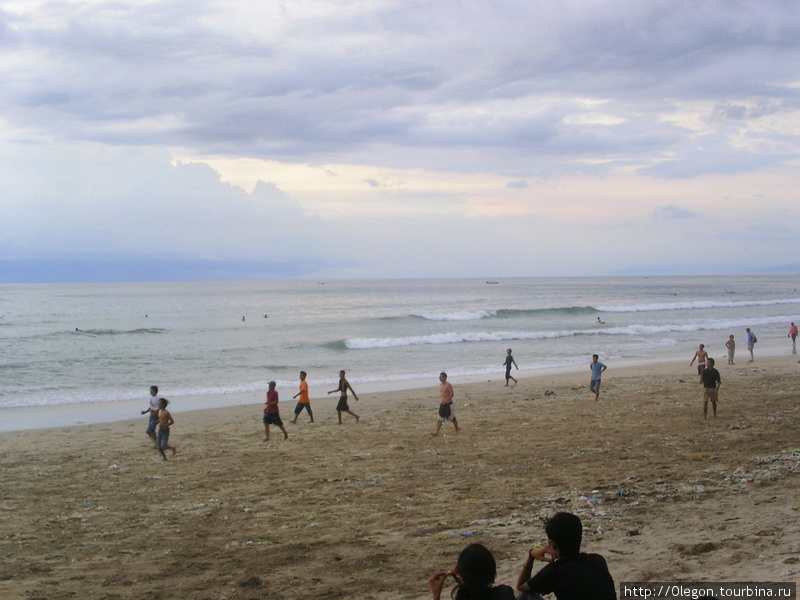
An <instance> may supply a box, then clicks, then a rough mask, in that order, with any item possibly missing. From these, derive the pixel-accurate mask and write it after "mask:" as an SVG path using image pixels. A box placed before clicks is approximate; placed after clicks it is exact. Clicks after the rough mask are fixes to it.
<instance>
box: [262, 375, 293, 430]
mask: <svg viewBox="0 0 800 600" xmlns="http://www.w3.org/2000/svg"><path fill="white" fill-rule="evenodd" d="M276 385H277V384H276V383H275V382H274V381H270V382H269V389H268V390H267V402H266V406H265V407H264V433H265V434H266V437H265V438H264V441H265V442H268V441H269V426H270V425H277V426H278V427H280V430H281V431H282V432H283V439H285V440H288V439H289V434H288V433H286V428H285V427H284V426H283V421H281V415H280V410H279V409H278V392H277V390H276V389H275V386H276Z"/></svg>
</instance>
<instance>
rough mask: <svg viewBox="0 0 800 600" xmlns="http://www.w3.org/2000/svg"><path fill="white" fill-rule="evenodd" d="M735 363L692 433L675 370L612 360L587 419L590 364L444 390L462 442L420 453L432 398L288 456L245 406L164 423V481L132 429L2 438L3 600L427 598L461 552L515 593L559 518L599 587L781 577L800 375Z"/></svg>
mask: <svg viewBox="0 0 800 600" xmlns="http://www.w3.org/2000/svg"><path fill="white" fill-rule="evenodd" d="M740 360H741V362H740V363H737V365H735V366H728V365H725V364H718V367H719V370H720V372H721V374H722V388H721V393H720V406H719V416H718V417H717V418H716V419H711V418H709V419H708V420H707V421H704V420H703V418H702V403H701V391H700V386H699V385H698V383H697V375H696V373H695V370H694V369H693V368H689V367H688V361H686V362H681V363H673V364H663V365H654V366H644V367H633V368H625V369H615V368H614V365H613V364H610V365H609V370H608V371H606V373H605V374H604V377H603V389H602V394H601V396H600V401H599V402H595V401H594V399H593V395H590V393H589V392H588V390H587V389H586V388H587V384H588V379H589V370H588V368H587V369H586V372H580V373H567V374H560V375H547V376H542V377H537V378H531V379H525V380H521V381H520V382H519V384H518V385H517V386H516V387H515V388H506V387H503V380H502V373H500V372H499V373H498V376H497V377H496V378H493V379H492V380H491V381H487V382H482V383H473V384H460V383H459V381H458V380H457V379H452V380H451V382H452V383H453V385H454V387H455V393H456V397H455V402H456V403H455V407H456V414H457V416H458V419H459V421H460V424H461V426H462V431H461V433H460V434H458V435H455V434H454V432H453V429H452V426H451V425H450V424H447V423H446V424H445V425H444V427H443V428H442V435H441V436H439V437H432V436H431V435H430V431H432V430H433V427H434V424H435V417H436V407H437V404H438V389H437V382H436V381H432V382H431V385H430V387H427V388H424V389H419V390H413V391H403V392H387V393H381V394H365V395H363V396H362V397H361V401H360V402H358V403H356V402H353V401H352V400H351V407H352V408H353V409H354V410H356V411H357V412H358V413H359V414H361V415H362V420H361V422H360V423H359V424H358V425H355V424H354V423H353V421H352V420H348V418H347V417H346V418H345V424H344V425H342V426H339V425H337V424H336V414H335V411H334V406H335V402H336V401H335V399H334V398H333V397H331V398H330V399H326V400H316V401H313V407H314V410H315V417H316V420H317V422H316V423H314V424H310V423H308V419H307V417H306V416H305V414H304V415H302V416H301V417H300V419H299V421H298V424H296V425H288V424H287V428H288V431H289V436H290V437H289V440H287V441H284V440H283V439H282V435H281V434H280V432H279V431H277V430H276V429H275V428H273V435H272V439H271V441H270V442H268V443H265V442H263V441H262V440H263V425H262V423H261V411H262V406H263V405H261V404H253V405H248V406H237V407H233V408H229V409H224V410H217V409H211V410H203V411H194V412H176V413H175V415H174V416H175V420H176V424H175V425H174V427H173V429H172V438H171V441H172V442H174V443H175V444H176V445H177V446H178V454H177V455H176V456H175V457H174V458H173V457H172V456H170V457H169V458H170V460H169V461H167V462H163V461H162V460H161V458H160V456H159V455H158V453H157V452H156V451H155V450H154V449H153V446H152V444H151V443H150V441H149V439H148V438H147V437H146V436H145V435H144V429H145V426H146V418H145V417H142V418H141V419H137V420H131V421H125V422H117V423H110V424H102V425H92V426H76V427H69V428H58V429H52V430H36V431H22V432H11V433H3V434H1V435H0V447H2V450H3V451H2V462H1V463H0V484H1V485H0V490H2V491H1V492H0V494H2V502H0V508H1V509H2V510H0V519H1V521H0V557H2V560H1V561H0V597H2V598H4V599H9V600H11V599H25V600H33V599H42V600H43V599H51V598H82V599H100V598H108V599H110V598H153V599H159V598H162V599H171V598H193V599H212V598H213V599H223V598H225V599H240V598H241V599H255V598H270V599H289V598H331V599H336V598H342V599H344V598H359V599H375V600H377V599H380V600H400V599H409V598H427V597H429V593H428V590H427V584H426V578H427V577H428V575H430V574H431V573H432V572H433V571H436V570H440V569H446V568H449V567H451V566H452V565H453V564H454V562H455V557H456V556H457V554H458V552H459V551H460V549H461V548H462V547H463V546H464V545H466V544H467V543H471V542H474V541H478V542H481V543H483V544H484V545H486V546H487V547H488V548H489V549H491V550H492V552H493V553H494V554H495V557H496V559H497V562H498V569H499V577H498V582H501V583H508V584H512V585H513V583H514V580H515V577H516V573H517V571H518V569H519V566H520V563H521V561H522V560H523V559H524V556H525V553H526V551H527V549H528V548H530V547H531V546H533V545H536V544H539V543H541V542H542V541H543V519H545V518H546V517H547V516H549V515H550V514H552V513H554V512H556V511H559V510H568V511H571V512H575V513H576V514H578V515H579V516H580V517H581V518H582V520H583V523H584V529H585V534H584V543H583V549H584V550H585V551H588V552H599V553H601V554H603V555H604V556H605V557H606V559H607V560H608V563H609V567H610V570H611V573H612V575H613V576H614V579H615V582H616V583H617V584H619V583H620V582H623V581H731V582H733V581H798V579H800V577H798V574H800V558H798V556H800V511H798V507H799V506H800V498H799V497H798V494H797V490H798V489H800V488H799V487H798V483H799V480H798V475H799V474H800V452H799V451H800V435H799V433H800V366H798V364H797V361H796V357H791V356H790V357H785V356H784V357H774V358H768V359H761V360H758V361H757V362H755V363H746V362H744V360H743V359H740ZM719 362H720V363H723V362H724V361H719ZM295 391H296V390H294V389H279V392H280V393H281V397H282V398H284V399H285V398H288V397H290V396H291V395H293V394H294V393H295ZM281 414H282V417H283V418H284V421H285V422H287V423H288V421H289V419H290V418H291V405H290V404H288V403H281ZM445 593H449V590H447V591H446V592H445Z"/></svg>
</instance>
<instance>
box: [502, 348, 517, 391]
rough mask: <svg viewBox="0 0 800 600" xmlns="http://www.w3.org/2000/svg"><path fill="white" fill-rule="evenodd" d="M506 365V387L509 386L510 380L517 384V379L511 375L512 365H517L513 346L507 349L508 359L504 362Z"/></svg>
mask: <svg viewBox="0 0 800 600" xmlns="http://www.w3.org/2000/svg"><path fill="white" fill-rule="evenodd" d="M503 364H504V365H505V366H506V387H508V380H509V379H510V380H511V381H513V382H514V385H515V386H516V385H517V380H516V379H514V378H513V377H512V376H511V365H514V366H515V367H517V362H516V361H515V360H514V357H513V356H511V348H509V349H508V350H506V361H505V362H504V363H503ZM517 371H519V367H517Z"/></svg>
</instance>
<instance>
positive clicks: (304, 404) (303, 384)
mask: <svg viewBox="0 0 800 600" xmlns="http://www.w3.org/2000/svg"><path fill="white" fill-rule="evenodd" d="M298 396H300V400H298V401H297V406H295V407H294V419H292V420H291V423H292V424H294V423H297V417H299V416H300V413H301V412H303V409H305V410H306V412H308V416H309V417H311V423H313V422H314V413H313V412H311V401H310V400H309V399H308V382H307V381H306V372H305V371H300V391H299V392H297V393H296V394H295V395H294V396H292V398H297V397H298Z"/></svg>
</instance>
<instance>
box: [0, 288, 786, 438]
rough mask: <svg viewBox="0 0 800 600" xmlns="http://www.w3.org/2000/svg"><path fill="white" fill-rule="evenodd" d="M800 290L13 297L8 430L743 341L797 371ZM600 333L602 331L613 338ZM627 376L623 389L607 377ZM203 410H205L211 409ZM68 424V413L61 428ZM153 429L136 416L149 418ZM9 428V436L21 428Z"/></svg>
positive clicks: (27, 291) (100, 292)
mask: <svg viewBox="0 0 800 600" xmlns="http://www.w3.org/2000/svg"><path fill="white" fill-rule="evenodd" d="M797 282H798V276H796V275H775V276H724V277H723V276H717V277H714V276H707V277H603V278H529V279H525V278H519V279H505V278H504V279H500V280H496V281H495V280H492V281H487V280H484V279H453V280H451V279H422V280H370V281H367V280H362V281H340V280H335V281H244V282H177V283H163V282H154V283H107V284H97V283H85V284H32V285H0V373H2V377H1V378H0V419H3V418H4V416H5V417H6V421H10V419H8V418H7V417H8V415H10V414H11V413H9V412H7V411H6V409H13V408H20V407H45V408H46V407H58V406H61V407H65V406H66V407H70V406H73V407H78V406H85V405H94V406H100V405H102V404H103V403H111V402H115V403H120V402H122V403H123V404H124V403H130V405H131V406H134V405H135V406H136V407H137V408H138V407H139V405H141V408H142V409H143V408H145V406H146V405H147V396H148V388H149V386H150V385H151V384H156V385H158V386H159V387H160V389H161V395H163V396H165V397H168V398H170V399H173V400H182V402H180V404H179V406H180V407H181V408H182V409H183V410H187V409H190V408H192V407H193V406H198V407H199V406H206V405H209V404H213V405H222V404H224V403H225V402H227V401H234V400H235V401H236V402H242V401H251V402H263V399H262V398H263V395H264V392H265V390H266V382H267V381H269V380H270V379H274V380H276V381H277V382H278V389H279V390H280V391H281V398H282V400H288V399H290V398H291V396H292V395H293V394H294V393H295V391H296V386H297V374H298V372H299V371H300V370H301V369H302V370H305V371H307V372H308V381H309V385H310V388H311V395H312V397H314V396H317V397H318V396H324V395H325V392H326V391H327V390H330V389H333V388H334V387H336V381H337V378H338V371H339V370H340V369H346V370H347V376H348V379H349V380H350V382H351V383H352V384H353V387H354V388H355V389H356V390H357V392H359V393H364V392H369V391H375V390H379V389H404V388H412V387H419V386H421V385H431V386H436V384H437V376H438V373H439V372H440V371H447V372H448V374H449V376H450V380H451V381H452V382H453V383H454V384H457V383H458V382H459V381H462V380H463V381H467V380H476V379H484V378H485V379H492V378H495V379H498V380H501V379H502V376H503V366H502V365H503V361H504V358H505V353H506V348H512V349H513V353H514V358H515V359H516V362H517V364H518V365H519V367H520V371H519V374H520V375H522V376H525V375H534V374H536V373H542V372H545V371H546V370H552V369H568V368H582V367H583V366H584V365H588V362H589V360H590V357H591V355H592V354H593V353H597V354H599V355H600V357H601V361H603V362H605V363H606V364H608V365H609V368H610V369H611V368H613V365H615V364H620V365H621V364H630V363H641V362H647V361H658V360H667V359H675V358H678V359H685V360H686V362H687V365H688V362H689V360H690V359H691V357H692V355H693V353H694V350H695V349H696V347H697V345H698V344H699V343H704V344H706V347H707V350H708V351H709V353H710V355H711V356H714V357H718V358H720V359H722V360H723V361H724V357H725V349H724V342H725V341H726V339H727V338H728V335H730V334H733V335H735V337H736V340H737V342H738V343H737V356H738V357H739V358H740V359H742V360H744V355H745V353H746V347H745V343H744V341H745V331H744V330H745V327H751V328H752V329H753V331H754V332H755V333H756V335H757V336H758V338H759V343H758V344H757V346H756V348H757V353H758V352H761V353H768V354H773V355H775V354H780V353H789V352H790V351H791V344H789V343H788V340H787V339H786V334H787V331H788V328H789V323H790V322H792V321H794V322H798V321H800V294H798V291H797V286H798V283H797ZM599 321H602V323H600V322H599ZM611 373H612V371H609V372H608V374H609V375H610V374H611ZM203 400H205V402H204V401H203ZM62 412H63V411H62ZM137 414H138V413H137ZM7 427H8V424H7Z"/></svg>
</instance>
